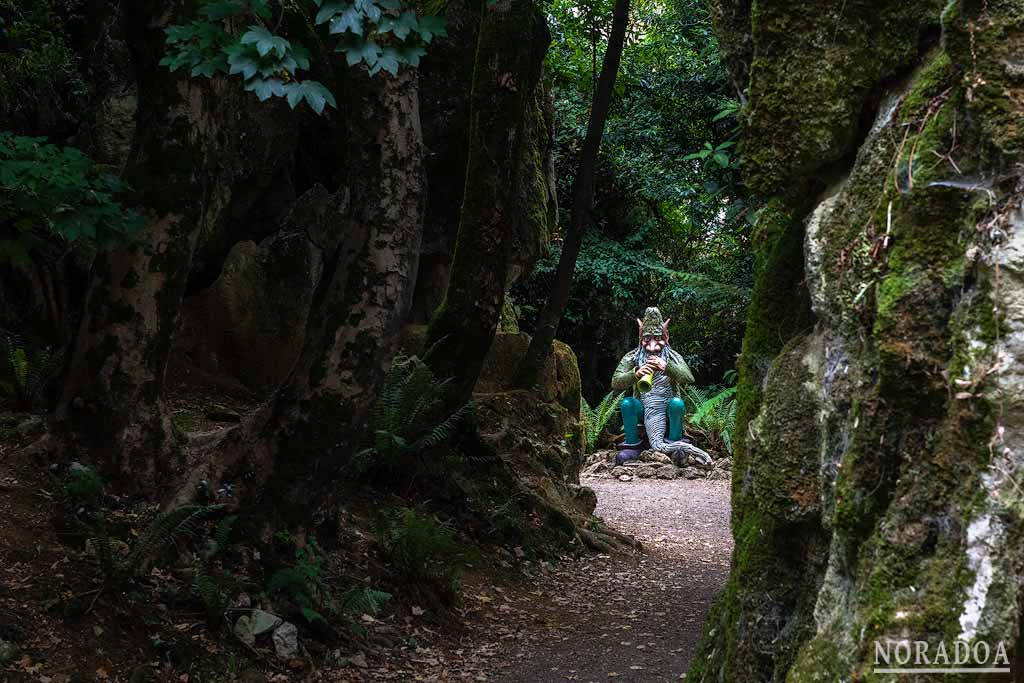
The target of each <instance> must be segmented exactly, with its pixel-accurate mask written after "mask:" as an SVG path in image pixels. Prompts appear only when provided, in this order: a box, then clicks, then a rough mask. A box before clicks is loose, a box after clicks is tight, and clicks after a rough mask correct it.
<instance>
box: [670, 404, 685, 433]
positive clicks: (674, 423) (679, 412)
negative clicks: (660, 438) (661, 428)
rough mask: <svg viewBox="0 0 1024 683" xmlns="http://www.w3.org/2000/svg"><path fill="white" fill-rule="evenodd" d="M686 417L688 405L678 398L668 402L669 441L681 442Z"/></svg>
mask: <svg viewBox="0 0 1024 683" xmlns="http://www.w3.org/2000/svg"><path fill="white" fill-rule="evenodd" d="M685 416H686V403H684V402H683V399H681V398H679V397H678V396H676V397H675V398H673V399H672V400H671V401H669V402H668V440H669V441H679V440H680V439H681V438H683V422H684V421H685V420H684V418H685Z"/></svg>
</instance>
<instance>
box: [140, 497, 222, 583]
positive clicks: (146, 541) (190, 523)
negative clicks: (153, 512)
mask: <svg viewBox="0 0 1024 683" xmlns="http://www.w3.org/2000/svg"><path fill="white" fill-rule="evenodd" d="M223 509H224V506H223V505H183V506H182V507H180V508H177V509H175V510H171V511H170V512H166V513H163V514H160V515H158V516H157V518H156V519H155V520H153V523H152V524H150V525H149V527H148V528H147V529H146V530H145V531H144V532H143V533H142V535H141V536H140V537H139V540H138V541H136V543H135V545H134V546H133V547H132V549H131V552H129V553H128V557H127V559H126V560H125V563H124V570H125V571H126V572H128V573H130V574H135V573H138V572H139V571H140V570H142V569H143V568H144V567H145V565H146V563H147V562H149V560H151V559H152V558H153V557H155V556H157V555H158V554H160V553H161V552H163V551H164V550H166V549H167V548H169V547H170V546H171V545H174V544H175V543H177V542H178V541H181V540H184V539H195V538H196V537H197V534H196V532H197V531H198V529H199V526H200V525H201V524H202V523H203V522H205V521H206V520H208V519H209V518H210V517H212V516H213V515H214V514H216V513H218V512H220V511H221V510H223Z"/></svg>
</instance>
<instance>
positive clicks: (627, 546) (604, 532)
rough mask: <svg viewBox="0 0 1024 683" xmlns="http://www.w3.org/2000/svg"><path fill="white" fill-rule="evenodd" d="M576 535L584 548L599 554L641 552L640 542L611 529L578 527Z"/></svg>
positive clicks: (641, 545)
mask: <svg viewBox="0 0 1024 683" xmlns="http://www.w3.org/2000/svg"><path fill="white" fill-rule="evenodd" d="M576 533H577V534H579V537H580V540H581V541H583V544H584V545H585V546H587V547H588V548H590V549H591V550H593V551H596V552H599V553H609V554H616V553H633V552H638V551H642V550H643V544H642V543H640V541H638V540H636V539H635V538H633V537H632V536H627V535H625V534H622V533H619V532H618V531H614V530H612V529H607V528H605V529H600V530H590V529H584V528H582V527H580V528H578V529H577V530H576Z"/></svg>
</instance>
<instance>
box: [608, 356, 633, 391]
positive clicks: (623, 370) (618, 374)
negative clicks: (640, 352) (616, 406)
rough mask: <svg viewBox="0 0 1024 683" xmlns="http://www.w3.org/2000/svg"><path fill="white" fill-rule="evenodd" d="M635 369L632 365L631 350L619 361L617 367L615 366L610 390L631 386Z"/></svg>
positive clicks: (621, 389) (622, 389)
mask: <svg viewBox="0 0 1024 683" xmlns="http://www.w3.org/2000/svg"><path fill="white" fill-rule="evenodd" d="M635 369H636V368H635V367H634V366H633V352H632V351H630V352H629V353H627V354H626V355H625V356H623V357H622V360H620V361H619V367H617V368H615V374H613V375H612V390H613V391H625V390H626V389H628V388H629V387H631V386H633V383H634V382H635V381H636V374H635V372H634V370H635Z"/></svg>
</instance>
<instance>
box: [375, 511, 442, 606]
mask: <svg viewBox="0 0 1024 683" xmlns="http://www.w3.org/2000/svg"><path fill="white" fill-rule="evenodd" d="M378 538H379V539H380V541H381V546H382V549H383V551H384V556H385V557H386V558H387V560H388V561H389V562H390V564H391V566H392V567H393V568H394V569H395V570H397V571H398V573H399V574H400V575H401V576H402V577H403V578H404V579H405V580H406V581H407V582H408V583H411V584H421V585H422V584H427V585H432V586H434V587H435V588H440V589H441V590H442V591H443V592H444V593H445V594H446V597H449V598H450V597H454V595H455V594H456V593H457V592H458V590H459V574H460V573H461V566H462V559H461V558H462V548H461V547H460V545H459V543H458V540H457V539H456V537H455V531H454V530H453V529H452V528H451V527H450V526H448V525H447V524H444V523H443V522H441V521H439V520H438V519H437V518H436V517H434V516H433V515H430V514H426V513H423V512H420V511H418V510H416V509H415V508H398V509H396V510H392V511H390V512H389V513H386V514H385V515H384V516H383V518H382V519H381V521H380V522H379V524H378Z"/></svg>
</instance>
